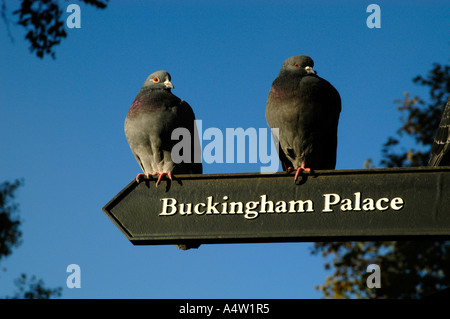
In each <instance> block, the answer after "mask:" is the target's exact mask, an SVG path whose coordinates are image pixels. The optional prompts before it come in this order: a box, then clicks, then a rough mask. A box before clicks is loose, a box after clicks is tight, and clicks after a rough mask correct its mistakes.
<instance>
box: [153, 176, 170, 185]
mask: <svg viewBox="0 0 450 319" xmlns="http://www.w3.org/2000/svg"><path fill="white" fill-rule="evenodd" d="M157 174H158V173H157ZM153 175H156V174H155V173H153ZM164 176H167V177H168V178H169V179H170V180H172V178H173V175H172V172H162V173H159V177H158V180H157V181H156V187H158V185H159V182H161V180H162V178H163V177H164Z"/></svg>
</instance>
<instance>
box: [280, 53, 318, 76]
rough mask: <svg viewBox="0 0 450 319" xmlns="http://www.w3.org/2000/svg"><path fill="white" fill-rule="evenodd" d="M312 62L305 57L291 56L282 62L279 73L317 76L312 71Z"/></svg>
mask: <svg viewBox="0 0 450 319" xmlns="http://www.w3.org/2000/svg"><path fill="white" fill-rule="evenodd" d="M313 66H314V61H313V60H312V59H311V58H310V57H309V56H307V55H296V56H292V57H290V58H288V59H286V61H284V63H283V66H282V68H281V72H283V71H290V72H296V73H303V74H305V75H306V74H317V72H316V71H314V70H313Z"/></svg>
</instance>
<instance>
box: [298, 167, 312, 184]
mask: <svg viewBox="0 0 450 319" xmlns="http://www.w3.org/2000/svg"><path fill="white" fill-rule="evenodd" d="M301 172H306V173H308V174H310V173H311V169H310V168H307V167H305V164H302V166H300V167H299V168H298V169H297V172H296V173H295V177H294V182H296V181H297V179H298V175H300V173H301Z"/></svg>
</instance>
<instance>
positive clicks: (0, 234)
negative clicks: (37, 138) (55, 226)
mask: <svg viewBox="0 0 450 319" xmlns="http://www.w3.org/2000/svg"><path fill="white" fill-rule="evenodd" d="M21 185H23V181H22V180H15V181H14V182H12V183H11V182H9V181H6V182H3V183H2V184H0V260H1V259H2V258H5V257H7V256H9V255H10V254H11V253H12V249H13V248H16V247H18V246H19V245H20V243H21V240H20V239H21V237H22V232H21V231H20V229H19V226H20V223H21V222H20V220H19V218H18V217H17V216H16V213H17V211H18V207H19V206H18V204H17V203H15V202H13V199H14V197H15V192H16V190H17V188H18V187H19V186H21ZM15 285H16V287H17V289H18V290H17V291H16V293H15V294H14V295H13V296H12V297H9V296H6V297H5V298H13V299H48V298H51V297H59V296H61V290H62V288H59V287H58V288H53V289H52V288H46V287H45V285H44V282H43V281H42V279H39V280H38V279H36V277H35V276H32V277H31V279H27V276H26V275H25V274H22V275H21V276H20V277H19V278H18V279H16V280H15Z"/></svg>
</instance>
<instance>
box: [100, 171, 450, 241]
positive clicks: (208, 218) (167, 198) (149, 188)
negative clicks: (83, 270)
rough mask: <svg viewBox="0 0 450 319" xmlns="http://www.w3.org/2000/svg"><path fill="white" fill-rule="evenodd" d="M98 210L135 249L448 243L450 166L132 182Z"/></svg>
mask: <svg viewBox="0 0 450 319" xmlns="http://www.w3.org/2000/svg"><path fill="white" fill-rule="evenodd" d="M103 211H104V212H105V213H106V214H107V215H108V217H109V218H110V219H111V220H112V221H113V222H114V223H115V224H116V226H117V227H118V228H119V229H120V230H121V231H122V232H123V233H124V234H125V236H126V237H127V238H128V239H129V240H130V241H131V242H132V243H133V244H136V245H140V244H143V245H150V244H178V243H180V242H183V243H185V242H187V243H189V242H201V243H243V242H296V241H342V240H377V239H380V240H387V239H407V238H417V237H421V238H423V237H427V238H431V237H433V238H434V237H439V238H441V237H448V238H450V167H440V168H403V169H367V170H336V171H317V172H316V173H315V175H314V176H307V177H304V179H303V180H302V181H301V182H300V183H298V184H295V183H294V178H293V175H287V174H286V173H282V172H280V173H276V174H253V173H245V174H222V175H221V174H211V175H180V176H176V179H175V180H174V181H170V180H168V181H163V182H162V183H161V184H160V185H159V187H155V181H148V182H141V183H139V184H138V183H137V182H136V181H132V182H131V183H130V184H129V185H128V186H126V187H125V188H124V189H123V190H122V191H121V192H120V193H119V194H117V196H116V197H114V198H113V199H112V200H111V201H110V202H109V203H108V204H107V205H105V207H103Z"/></svg>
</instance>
